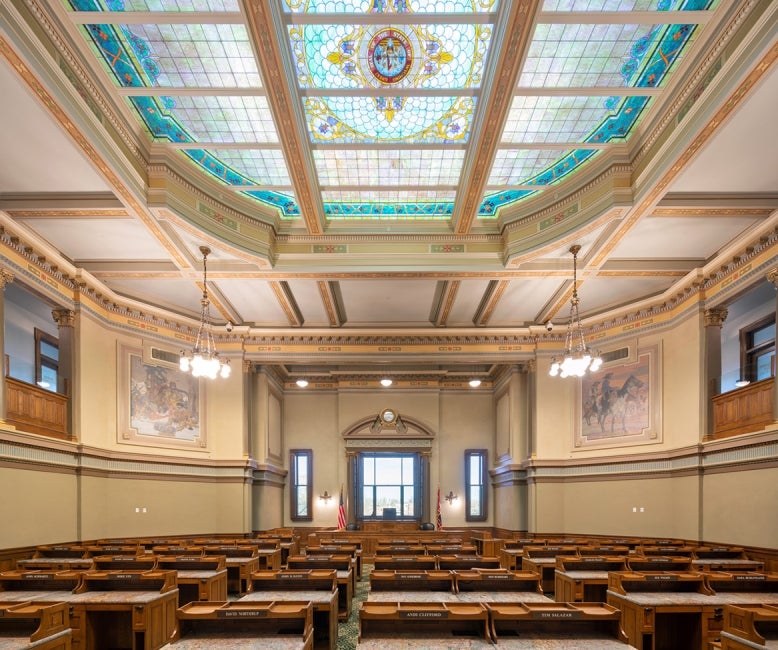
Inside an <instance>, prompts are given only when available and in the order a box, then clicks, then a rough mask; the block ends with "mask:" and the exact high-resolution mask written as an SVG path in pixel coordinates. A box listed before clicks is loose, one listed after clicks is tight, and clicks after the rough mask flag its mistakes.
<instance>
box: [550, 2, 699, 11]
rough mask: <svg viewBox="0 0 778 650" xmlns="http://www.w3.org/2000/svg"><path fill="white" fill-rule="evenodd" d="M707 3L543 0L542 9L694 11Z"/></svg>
mask: <svg viewBox="0 0 778 650" xmlns="http://www.w3.org/2000/svg"><path fill="white" fill-rule="evenodd" d="M709 4H710V3H709V2H708V0H696V1H694V0H693V1H692V2H689V0H545V1H544V2H543V11H670V10H677V9H684V10H686V11H694V10H701V9H707V8H708V6H707V5H709Z"/></svg>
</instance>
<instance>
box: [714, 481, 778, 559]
mask: <svg viewBox="0 0 778 650" xmlns="http://www.w3.org/2000/svg"><path fill="white" fill-rule="evenodd" d="M702 504H703V512H704V513H705V520H704V525H703V539H704V540H705V541H709V542H720V543H725V542H726V543H731V544H744V545H749V546H763V547H766V548H778V516H776V508H778V467H771V468H767V469H755V470H752V471H743V472H731V473H724V472H722V473H708V474H705V480H704V482H703V498H702Z"/></svg>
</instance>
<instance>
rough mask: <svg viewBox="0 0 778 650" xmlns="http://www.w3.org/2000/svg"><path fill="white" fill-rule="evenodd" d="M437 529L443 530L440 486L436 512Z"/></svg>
mask: <svg viewBox="0 0 778 650" xmlns="http://www.w3.org/2000/svg"><path fill="white" fill-rule="evenodd" d="M435 529H436V530H443V517H441V516H440V488H438V508H437V511H436V513H435Z"/></svg>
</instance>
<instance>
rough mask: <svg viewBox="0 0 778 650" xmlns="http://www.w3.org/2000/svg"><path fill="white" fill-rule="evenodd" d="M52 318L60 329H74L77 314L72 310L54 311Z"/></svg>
mask: <svg viewBox="0 0 778 650" xmlns="http://www.w3.org/2000/svg"><path fill="white" fill-rule="evenodd" d="M51 317H52V318H53V319H54V322H55V323H56V324H57V327H59V328H63V327H74V326H75V324H76V312H74V311H73V310H72V309H52V310H51Z"/></svg>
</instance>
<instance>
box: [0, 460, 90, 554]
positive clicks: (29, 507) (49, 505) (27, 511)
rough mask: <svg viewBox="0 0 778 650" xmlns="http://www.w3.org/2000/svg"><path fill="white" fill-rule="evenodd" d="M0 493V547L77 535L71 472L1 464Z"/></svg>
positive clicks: (75, 504)
mask: <svg viewBox="0 0 778 650" xmlns="http://www.w3.org/2000/svg"><path fill="white" fill-rule="evenodd" d="M0 494H2V495H3V497H2V498H0V521H2V522H3V524H2V525H1V526H0V548H14V547H17V546H28V545H34V544H43V543H55V542H68V541H72V540H74V539H77V538H78V535H77V530H76V526H77V522H78V517H77V514H78V496H77V489H76V477H75V476H74V475H73V474H59V473H56V472H36V471H33V470H27V469H21V468H16V467H3V468H2V469H0Z"/></svg>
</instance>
